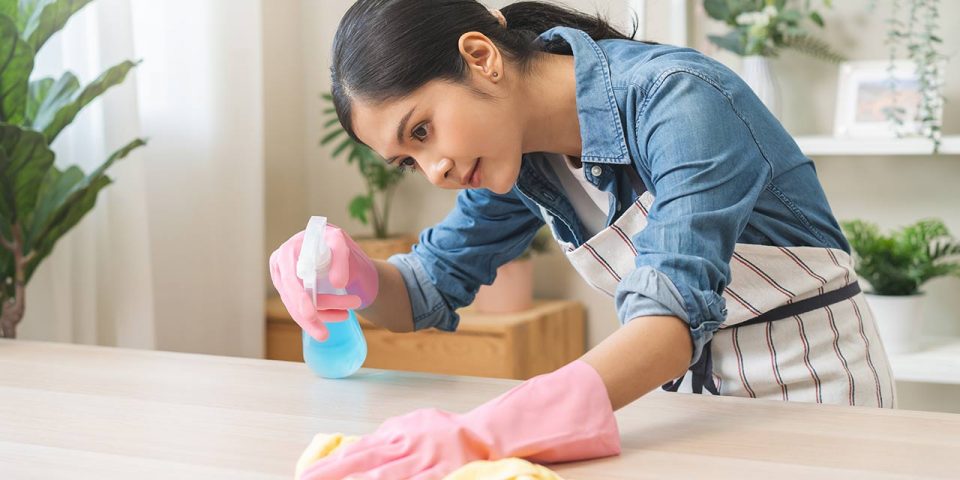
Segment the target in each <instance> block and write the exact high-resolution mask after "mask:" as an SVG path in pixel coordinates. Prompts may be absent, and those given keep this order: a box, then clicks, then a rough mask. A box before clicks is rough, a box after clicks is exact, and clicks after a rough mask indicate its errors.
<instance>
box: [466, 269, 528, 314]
mask: <svg viewBox="0 0 960 480" xmlns="http://www.w3.org/2000/svg"><path fill="white" fill-rule="evenodd" d="M532 305H533V261H532V260H530V259H524V260H514V261H512V262H508V263H506V264H505V265H502V266H501V267H500V268H498V269H497V278H496V279H494V281H493V284H492V285H483V286H481V287H480V290H479V291H478V292H477V296H476V298H475V299H474V300H473V307H474V309H476V311H477V312H480V313H512V312H520V311H523V310H526V309H528V308H530V307H531V306H532Z"/></svg>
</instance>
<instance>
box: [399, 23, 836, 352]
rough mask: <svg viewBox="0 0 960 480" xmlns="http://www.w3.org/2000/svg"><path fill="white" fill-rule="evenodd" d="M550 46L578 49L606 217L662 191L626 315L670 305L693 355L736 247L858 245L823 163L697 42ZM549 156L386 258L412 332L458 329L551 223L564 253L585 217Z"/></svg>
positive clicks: (665, 311) (575, 40) (622, 302)
mask: <svg viewBox="0 0 960 480" xmlns="http://www.w3.org/2000/svg"><path fill="white" fill-rule="evenodd" d="M538 42H539V43H540V44H541V47H542V48H543V49H544V50H546V51H551V52H554V53H563V54H572V55H573V57H574V63H575V76H576V102H577V115H578V118H579V121H580V135H581V140H582V146H583V147H582V153H581V157H580V159H581V161H582V162H583V169H582V171H583V174H584V175H585V177H586V179H587V180H588V181H589V182H590V184H592V185H594V186H596V188H598V189H600V190H602V191H604V192H607V193H608V195H607V197H608V198H609V202H610V204H609V210H608V211H609V215H608V217H607V219H606V225H610V224H611V223H613V221H614V220H615V219H616V218H618V217H619V215H620V214H622V213H623V212H624V211H625V210H626V209H627V208H628V207H629V206H630V205H631V203H632V202H633V201H634V199H636V198H637V197H638V196H639V195H640V194H641V193H643V191H644V190H649V191H650V193H652V194H653V195H654V197H655V198H656V201H655V202H654V204H653V206H652V208H651V209H650V211H649V215H648V218H647V220H648V224H647V226H646V228H645V229H643V230H642V231H641V232H639V233H637V234H635V235H634V236H633V237H632V239H631V240H632V241H633V244H634V245H635V246H636V249H637V252H638V253H637V255H636V260H635V262H636V270H634V271H633V272H632V273H631V274H630V275H627V276H625V277H624V278H623V279H622V281H621V282H620V284H619V285H618V288H617V291H616V292H615V302H616V309H617V316H618V317H619V320H620V322H621V323H622V324H626V323H627V322H629V321H630V320H632V319H634V318H637V317H640V316H647V315H672V316H676V317H679V318H680V319H682V320H683V321H684V322H686V323H687V324H688V325H689V327H690V334H691V338H692V341H693V347H694V348H693V351H694V353H693V356H692V358H691V362H690V363H691V364H693V363H695V362H696V360H697V359H698V358H699V356H700V353H701V352H702V349H703V347H704V345H705V344H706V343H707V342H708V341H709V340H710V339H711V338H712V335H713V332H714V331H716V329H717V328H718V327H719V326H720V324H721V323H723V321H724V319H725V317H726V312H727V311H726V307H725V304H724V299H723V297H722V296H721V294H722V293H723V290H724V288H725V287H726V286H727V285H729V284H730V281H731V278H730V268H729V265H728V264H729V261H730V258H731V256H732V254H733V249H734V244H735V243H738V242H739V243H748V244H759V245H776V246H816V247H831V248H837V249H841V250H844V251H846V252H849V251H850V247H849V245H848V244H847V241H846V239H845V238H844V236H843V234H842V233H841V230H840V227H839V225H838V224H837V221H836V219H835V218H834V216H833V213H832V212H831V210H830V206H829V205H828V203H827V199H826V197H825V195H824V192H823V189H822V188H821V186H820V183H819V181H818V180H817V176H816V171H815V169H814V165H813V162H811V161H810V159H808V158H807V157H805V156H804V155H803V153H802V152H801V151H800V149H799V148H798V147H797V144H796V142H794V140H793V139H792V138H791V137H790V135H789V134H788V133H787V132H786V130H784V129H783V127H782V126H781V125H780V123H779V122H778V121H777V119H776V118H774V117H773V116H772V115H771V114H770V112H769V111H768V110H767V109H766V108H765V107H764V106H763V104H762V103H761V102H760V100H759V99H758V98H757V97H756V96H755V95H754V94H753V92H752V91H751V90H750V88H749V87H748V86H747V85H746V84H745V83H744V82H743V81H742V80H741V79H740V78H739V77H738V76H737V75H736V74H735V73H734V72H732V71H731V70H729V69H728V68H727V67H725V66H724V65H722V64H721V63H719V62H716V61H714V60H712V59H710V58H709V57H707V56H705V55H703V54H701V53H699V52H697V51H696V50H693V49H689V48H680V47H674V46H668V45H651V44H646V43H642V42H636V41H628V40H600V41H594V40H592V39H591V38H590V37H589V36H588V35H587V34H586V33H584V32H583V31H580V30H576V29H572V28H568V27H555V28H553V29H551V30H548V31H546V32H544V33H543V34H542V35H540V38H539V40H538ZM548 157H555V155H547V154H545V153H530V154H525V155H524V156H523V159H522V161H521V168H520V174H519V177H518V179H517V183H516V185H515V186H514V188H513V189H512V190H511V191H510V192H509V193H507V194H504V195H498V194H495V193H492V192H490V191H489V190H485V189H472V190H463V191H461V192H460V194H459V196H458V197H457V202H456V206H455V208H454V209H453V211H452V212H450V214H449V215H448V216H447V217H446V218H445V219H444V220H443V221H441V222H440V223H439V224H438V225H436V226H434V227H432V228H428V229H427V230H425V231H423V232H422V233H421V234H420V242H419V243H418V244H417V245H416V246H415V247H414V248H413V250H412V252H411V253H408V254H403V255H395V256H393V257H391V258H390V260H389V261H390V262H391V263H392V264H393V265H395V266H396V267H397V268H398V269H399V270H400V273H401V274H402V276H403V279H404V283H405V284H406V287H407V291H408V292H409V296H410V301H411V305H412V308H413V316H414V328H416V329H424V328H429V327H436V328H438V329H441V330H447V331H453V330H455V329H456V327H457V324H458V321H459V317H458V315H457V313H456V309H457V308H459V307H462V306H465V305H468V304H470V303H471V302H472V301H473V298H474V295H475V294H476V292H477V289H478V288H479V287H480V285H481V284H490V283H491V282H492V281H493V279H494V277H495V275H496V270H497V267H499V266H500V265H502V264H504V263H506V262H508V261H510V260H511V259H513V258H516V257H517V256H519V255H520V254H521V253H522V252H523V251H524V250H525V249H526V248H527V246H528V245H529V244H530V242H531V240H532V238H533V236H534V234H535V233H536V231H537V230H538V229H539V228H540V227H541V226H542V225H544V223H548V224H549V225H550V226H551V229H552V230H553V232H554V235H555V236H556V237H557V240H558V242H559V243H560V244H561V245H562V246H564V247H565V249H572V248H575V247H578V246H580V245H581V244H583V243H584V242H585V241H586V240H588V238H585V236H586V234H585V229H584V228H583V226H582V225H581V223H580V221H579V219H578V218H577V215H576V214H575V213H574V209H573V207H572V205H571V203H570V202H569V201H568V200H567V198H566V196H565V194H564V191H563V189H562V187H561V184H560V181H559V180H558V178H557V177H556V174H555V173H554V171H553V170H552V169H551V168H550V167H549V166H548V165H547V164H546V163H545V162H548V161H554V160H552V159H550V158H548Z"/></svg>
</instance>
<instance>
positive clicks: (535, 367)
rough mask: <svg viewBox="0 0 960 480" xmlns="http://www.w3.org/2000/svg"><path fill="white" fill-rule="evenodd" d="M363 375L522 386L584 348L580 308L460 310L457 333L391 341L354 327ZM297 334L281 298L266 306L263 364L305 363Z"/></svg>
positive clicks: (377, 331)
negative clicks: (360, 339)
mask: <svg viewBox="0 0 960 480" xmlns="http://www.w3.org/2000/svg"><path fill="white" fill-rule="evenodd" d="M360 325H361V327H362V328H363V335H364V337H365V338H366V340H367V349H368V353H367V361H366V362H365V363H364V364H363V366H364V367H369V368H385V369H391V370H409V371H418V372H433V373H446V374H455V375H474V376H482V377H499V378H514V379H527V378H530V377H533V376H535V375H538V374H540V373H546V372H550V371H552V370H555V369H557V368H559V367H561V366H563V365H564V364H566V363H568V362H571V361H573V360H576V359H577V358H578V357H580V355H582V354H583V352H584V348H585V332H584V329H585V320H584V310H583V306H582V305H580V304H579V303H577V302H573V301H564V300H538V301H536V302H535V303H534V305H533V307H532V308H530V309H529V310H526V311H523V312H518V313H511V314H481V313H477V312H474V311H472V310H471V309H470V308H469V307H468V308H464V309H462V310H460V327H459V328H458V330H457V331H456V332H453V333H450V332H442V331H439V330H434V329H431V330H425V331H419V332H412V333H393V332H390V331H388V330H385V329H383V328H380V327H378V326H376V325H374V324H372V323H370V322H368V321H366V320H365V319H363V318H361V319H360ZM301 345H302V344H301V337H300V328H299V327H298V326H297V325H296V324H295V323H294V322H293V320H292V319H291V318H290V316H289V315H288V314H287V311H286V309H285V308H284V307H283V304H282V303H281V302H280V299H279V298H276V297H272V298H270V299H269V300H268V301H267V349H266V351H267V358H270V359H275V360H290V361H303V356H302V350H301V348H302V347H301Z"/></svg>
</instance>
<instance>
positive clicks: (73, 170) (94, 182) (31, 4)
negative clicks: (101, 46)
mask: <svg viewBox="0 0 960 480" xmlns="http://www.w3.org/2000/svg"><path fill="white" fill-rule="evenodd" d="M88 3H90V0H73V1H19V2H18V1H16V0H0V59H3V61H0V312H2V313H0V336H2V337H7V338H14V337H16V328H17V324H18V323H20V320H21V319H22V318H23V314H24V312H25V308H26V299H25V297H26V285H27V283H28V282H29V281H30V278H31V276H32V275H33V273H34V272H35V271H36V269H37V267H38V266H39V265H40V262H41V261H43V259H44V258H46V257H47V255H49V254H50V252H51V251H52V250H53V247H54V245H55V244H56V243H57V240H59V239H60V238H61V237H62V236H63V235H64V234H65V233H66V232H67V231H69V230H70V229H71V228H73V227H74V226H75V225H76V224H77V223H78V222H79V221H80V219H82V218H83V217H84V216H85V215H86V214H87V213H88V212H89V211H90V210H91V209H92V208H93V206H94V204H95V203H96V200H97V195H98V193H99V192H100V190H102V189H103V188H104V187H106V186H107V185H109V184H110V182H111V180H110V178H109V177H108V176H107V175H106V171H107V169H108V168H110V166H111V165H112V164H113V163H114V162H115V161H117V160H119V159H121V158H124V157H126V156H127V154H129V153H130V152H131V151H132V150H134V149H136V148H138V147H140V146H142V145H144V143H145V142H144V140H142V139H139V138H138V139H135V140H133V141H131V142H130V143H128V144H126V145H124V146H123V147H122V148H120V149H119V150H117V151H116V152H114V153H113V154H112V155H110V156H109V157H108V158H107V159H106V161H105V162H104V163H103V164H102V165H100V167H99V168H97V169H96V170H94V171H92V172H90V173H89V174H85V173H84V172H83V171H81V170H80V169H79V168H78V167H76V166H71V167H68V168H66V169H63V170H61V169H60V168H58V167H56V166H54V153H53V151H52V150H51V149H50V144H51V143H52V142H53V141H54V139H56V138H57V135H58V134H59V133H60V132H61V131H62V130H63V129H64V128H65V127H67V126H68V125H70V124H71V123H72V122H73V120H74V118H76V116H77V114H78V113H79V112H80V110H82V109H83V108H84V107H85V106H86V105H88V104H89V103H90V102H92V101H93V100H95V99H96V98H97V97H99V96H100V95H101V94H102V93H103V92H105V91H106V90H107V89H109V88H110V87H112V86H114V85H117V84H119V83H121V82H123V80H124V78H125V77H126V75H127V72H129V71H130V70H131V69H132V68H134V67H135V66H136V63H134V62H131V61H124V62H121V63H119V64H117V65H115V66H113V67H110V68H109V69H107V71H106V72H104V73H103V74H101V75H100V76H99V77H98V78H97V79H96V80H94V81H93V82H91V83H89V84H88V85H87V86H85V87H83V88H81V87H80V82H79V80H77V77H76V76H74V75H73V74H72V73H70V72H66V73H64V74H63V75H61V76H60V78H58V79H54V78H51V77H46V78H38V79H34V80H30V74H31V72H32V71H33V65H34V57H35V56H36V53H37V52H38V51H39V50H40V48H41V47H42V46H43V44H44V43H45V42H46V41H47V40H48V39H49V38H50V36H51V35H53V34H54V33H56V32H58V31H59V30H60V29H62V28H63V26H64V25H65V24H66V23H67V20H69V18H70V17H71V16H72V15H73V14H74V13H76V12H77V11H78V10H80V9H81V8H83V7H84V6H85V5H87V4H88Z"/></svg>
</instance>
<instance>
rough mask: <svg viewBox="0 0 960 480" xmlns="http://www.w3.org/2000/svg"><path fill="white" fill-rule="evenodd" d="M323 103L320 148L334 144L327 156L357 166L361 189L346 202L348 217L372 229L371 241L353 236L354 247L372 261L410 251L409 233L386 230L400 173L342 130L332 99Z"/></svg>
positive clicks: (413, 239) (411, 239)
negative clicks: (395, 232)
mask: <svg viewBox="0 0 960 480" xmlns="http://www.w3.org/2000/svg"><path fill="white" fill-rule="evenodd" d="M322 97H323V99H324V101H325V102H326V103H327V106H326V108H324V110H323V113H324V116H325V119H326V120H325V123H324V125H323V128H324V129H326V132H324V136H323V138H322V139H321V140H320V144H321V145H334V147H333V150H332V153H331V156H332V157H334V158H337V157H340V156H344V155H345V156H346V157H347V163H350V164H353V165H355V166H356V167H357V170H358V171H359V172H360V175H361V176H362V177H363V180H364V185H365V189H364V192H363V193H359V194H357V195H356V196H355V197H353V199H352V200H351V201H350V205H349V207H348V209H349V212H350V216H351V217H352V218H355V219H357V220H359V221H360V222H361V223H363V224H364V225H371V226H372V227H373V238H369V237H366V238H365V237H362V236H360V237H357V238H356V241H357V244H358V245H360V248H362V249H363V251H364V252H366V254H367V255H369V256H370V257H372V258H377V259H381V260H383V259H386V258H387V257H389V256H390V255H393V254H395V253H404V252H408V251H410V247H411V246H412V245H413V244H414V243H417V237H416V236H415V235H410V234H401V235H391V234H390V231H389V228H388V227H389V222H390V206H391V201H392V200H393V194H394V192H395V191H396V187H397V184H398V183H400V181H401V180H403V171H402V170H400V169H399V168H392V167H389V166H388V165H387V164H386V163H385V162H384V161H383V158H382V157H380V155H377V153H376V152H374V151H373V150H371V149H369V148H367V147H366V146H365V145H363V144H361V143H358V142H356V141H354V140H353V139H352V138H350V136H349V135H347V132H346V131H344V130H343V126H341V125H340V121H339V120H338V119H337V115H336V111H335V110H334V107H333V97H332V96H331V95H330V94H329V93H324V94H323V95H322Z"/></svg>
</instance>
